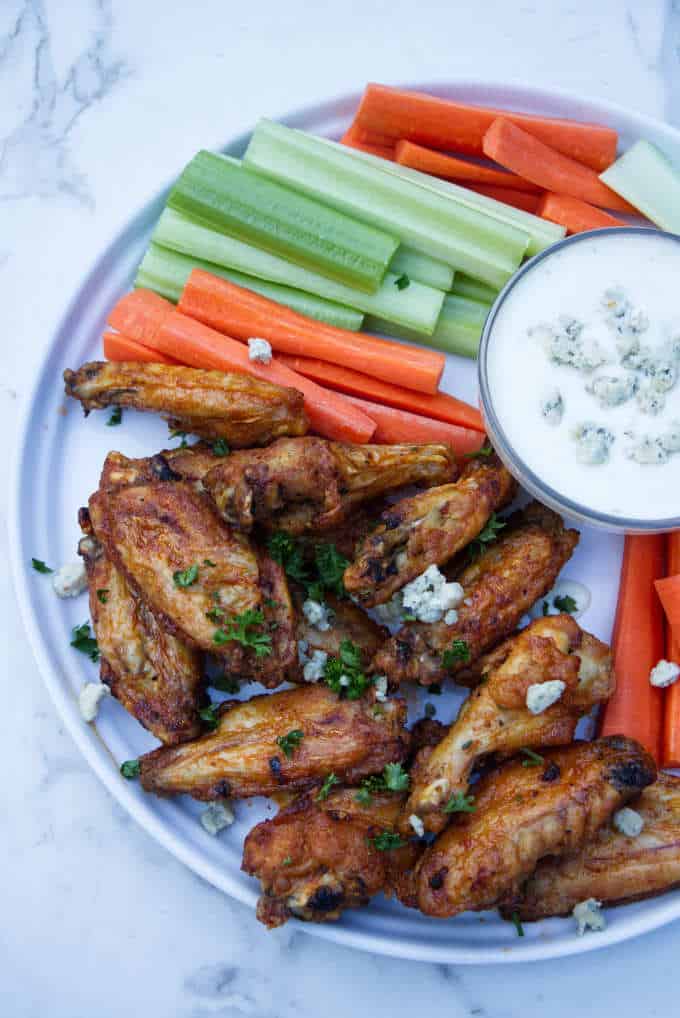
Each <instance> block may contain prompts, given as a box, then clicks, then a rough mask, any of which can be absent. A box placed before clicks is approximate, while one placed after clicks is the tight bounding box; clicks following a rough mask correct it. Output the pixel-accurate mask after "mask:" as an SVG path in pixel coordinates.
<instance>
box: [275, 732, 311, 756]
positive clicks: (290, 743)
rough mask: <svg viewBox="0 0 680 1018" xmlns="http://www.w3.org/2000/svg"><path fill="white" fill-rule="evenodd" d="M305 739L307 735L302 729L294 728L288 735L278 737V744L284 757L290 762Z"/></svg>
mask: <svg viewBox="0 0 680 1018" xmlns="http://www.w3.org/2000/svg"><path fill="white" fill-rule="evenodd" d="M304 737H305V733H304V732H303V731H302V730H301V729H300V728H293V730H292V731H290V732H288V734H287V735H279V736H277V739H276V744H277V746H278V747H279V749H280V750H281V752H282V753H283V755H284V756H285V757H286V758H287V759H288V760H290V758H291V757H292V755H293V753H294V752H295V750H296V749H297V748H298V746H299V745H300V743H301V742H302V740H303V739H304Z"/></svg>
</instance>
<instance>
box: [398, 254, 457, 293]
mask: <svg viewBox="0 0 680 1018" xmlns="http://www.w3.org/2000/svg"><path fill="white" fill-rule="evenodd" d="M390 272H393V273H394V274H395V276H402V275H403V276H408V278H409V279H416V280H417V281H418V282H419V283H425V285H426V286H434V288H435V290H450V289H451V287H452V286H453V275H454V273H453V269H452V268H451V266H450V265H445V264H444V262H440V261H437V260H436V259H435V258H429V257H428V256H427V255H424V254H421V252H420V251H413V250H412V249H411V248H410V247H399V248H397V253H396V254H395V256H394V258H393V259H392V261H391V262H390Z"/></svg>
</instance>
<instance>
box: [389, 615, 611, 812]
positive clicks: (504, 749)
mask: <svg viewBox="0 0 680 1018" xmlns="http://www.w3.org/2000/svg"><path fill="white" fill-rule="evenodd" d="M551 680H559V681H562V682H564V684H565V687H566V688H565V690H564V692H563V693H562V696H561V697H560V699H559V700H558V701H557V702H556V703H554V704H553V705H552V706H551V707H548V708H547V710H544V711H543V712H542V713H540V714H532V713H531V712H530V711H529V709H528V707H527V705H526V696H527V690H528V688H529V686H530V685H532V684H534V683H541V682H548V681H551ZM613 691H614V679H613V675H612V667H611V654H610V651H609V648H608V647H607V646H606V644H604V643H601V642H600V641H599V640H598V639H596V638H595V637H594V636H591V635H590V634H589V633H584V632H583V630H582V629H580V628H579V626H578V624H577V623H576V622H575V621H574V619H573V618H572V617H571V616H570V615H552V616H548V617H546V618H541V619H538V620H536V621H535V622H532V623H531V625H529V626H527V628H526V629H524V630H522V632H521V633H519V634H518V635H517V636H515V637H513V638H512V639H511V640H508V641H506V643H504V644H503V658H502V660H501V659H500V657H498V658H497V661H496V667H495V668H494V670H492V671H490V672H489V673H488V675H487V680H486V682H485V683H483V684H482V685H480V686H478V687H477V689H475V690H473V691H472V692H471V693H470V696H469V697H468V699H467V700H466V701H465V703H464V704H463V706H462V708H461V711H460V714H459V715H458V718H457V720H456V721H455V722H454V724H453V725H452V726H451V728H450V729H449V731H448V734H447V735H446V736H445V738H444V739H443V740H442V741H441V742H440V743H439V745H438V746H437V747H436V749H433V750H428V749H425V750H423V751H422V752H421V753H420V754H419V755H418V758H417V760H416V764H415V766H414V768H413V770H412V772H411V794H410V796H409V799H408V802H407V803H406V805H405V806H404V810H403V814H402V817H401V821H400V829H401V830H402V831H408V830H409V819H408V818H409V816H411V815H412V814H414V813H415V814H416V815H417V816H420V817H421V819H422V821H423V823H424V825H425V828H426V829H427V830H428V831H440V830H442V828H443V827H444V826H445V825H446V822H447V820H448V819H449V816H448V815H447V813H446V812H445V806H446V803H447V802H448V800H449V799H450V798H451V796H455V795H457V794H465V792H466V791H467V788H468V783H469V781H470V775H471V773H472V770H473V768H474V766H475V765H476V764H477V763H478V762H479V761H480V760H481V759H482V758H483V757H485V756H487V755H488V754H489V753H496V754H508V753H516V752H518V751H519V750H520V749H522V748H534V747H540V746H564V745H567V744H568V743H569V742H571V740H572V739H573V737H574V731H575V729H576V725H577V723H578V720H579V718H580V717H582V715H583V714H584V713H586V712H587V711H588V710H590V709H591V707H593V706H594V705H595V704H597V703H602V702H603V701H605V700H607V699H608V698H609V697H610V696H611V694H612V692H613Z"/></svg>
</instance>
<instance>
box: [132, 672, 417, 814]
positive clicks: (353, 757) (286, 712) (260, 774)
mask: <svg viewBox="0 0 680 1018" xmlns="http://www.w3.org/2000/svg"><path fill="white" fill-rule="evenodd" d="M375 706H376V704H375V701H374V700H373V699H372V698H370V697H365V698H363V699H361V700H340V699H339V698H338V697H337V696H336V695H335V693H332V692H331V691H330V689H328V688H327V687H326V686H323V685H316V686H305V687H299V688H297V689H291V690H286V691H285V692H283V693H272V694H270V695H266V696H254V697H253V698H252V699H251V700H248V701H247V702H246V703H241V702H239V701H235V700H232V701H229V702H227V703H225V704H223V705H222V707H221V708H220V717H219V722H218V726H217V729H216V730H215V731H214V732H211V733H210V734H209V735H204V736H202V737H201V738H200V739H196V740H195V741H194V742H187V743H184V744H183V745H182V746H176V747H162V748H161V749H159V750H154V751H153V752H152V753H147V754H146V756H143V757H141V759H140V765H141V780H142V785H143V786H144V788H145V789H146V790H147V791H148V792H155V793H156V794H157V795H179V794H182V793H186V794H187V795H193V796H194V798H196V799H217V798H220V797H222V796H232V797H233V798H248V797H249V796H253V795H271V794H273V793H274V792H277V791H286V790H288V791H291V790H293V791H303V790H305V789H308V788H312V787H314V786H315V785H320V784H321V783H322V782H323V780H324V779H325V778H326V777H327V776H328V775H329V774H331V773H332V774H335V776H336V778H337V779H338V780H339V781H342V782H344V783H347V784H351V783H352V782H356V781H359V780H360V779H361V778H363V777H365V776H367V775H369V774H375V773H376V772H378V771H381V770H382V769H383V767H384V766H385V764H386V763H390V762H392V761H401V760H403V759H404V758H405V756H406V753H407V751H408V743H409V735H408V732H407V731H406V729H405V728H404V727H403V724H404V719H405V716H406V705H405V704H404V703H403V702H402V701H399V700H394V699H392V700H389V701H388V702H387V703H384V704H380V710H379V711H378V710H375V709H374V708H375ZM291 732H302V736H301V737H300V738H298V739H297V740H295V741H296V745H295V746H289V747H288V748H289V755H286V752H285V751H284V750H283V749H282V748H281V747H280V745H279V743H278V742H277V740H279V739H283V738H284V737H285V736H286V735H288V734H289V733H291Z"/></svg>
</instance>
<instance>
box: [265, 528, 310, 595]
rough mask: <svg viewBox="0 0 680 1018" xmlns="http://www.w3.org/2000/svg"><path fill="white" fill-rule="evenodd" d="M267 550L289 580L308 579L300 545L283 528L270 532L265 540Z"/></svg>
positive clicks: (299, 581)
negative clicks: (273, 532)
mask: <svg viewBox="0 0 680 1018" xmlns="http://www.w3.org/2000/svg"><path fill="white" fill-rule="evenodd" d="M267 550H268V551H269V554H270V555H271V557H272V558H273V559H274V561H275V562H278V563H279V565H281V566H283V569H284V571H285V573H286V575H287V576H290V578H291V580H297V581H298V583H305V582H306V581H307V580H308V579H309V572H308V570H307V567H306V565H305V561H304V553H303V549H302V546H301V545H300V543H299V542H298V541H296V540H295V538H294V537H292V536H291V535H290V534H287V533H286V531H285V530H277V532H276V533H275V534H272V536H271V537H270V538H269V540H268V541H267Z"/></svg>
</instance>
